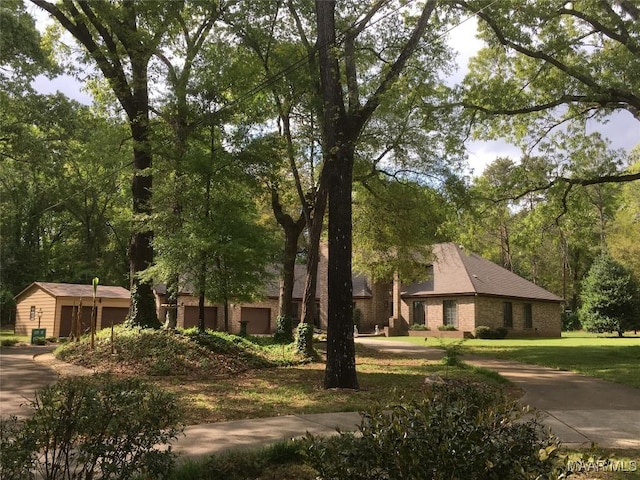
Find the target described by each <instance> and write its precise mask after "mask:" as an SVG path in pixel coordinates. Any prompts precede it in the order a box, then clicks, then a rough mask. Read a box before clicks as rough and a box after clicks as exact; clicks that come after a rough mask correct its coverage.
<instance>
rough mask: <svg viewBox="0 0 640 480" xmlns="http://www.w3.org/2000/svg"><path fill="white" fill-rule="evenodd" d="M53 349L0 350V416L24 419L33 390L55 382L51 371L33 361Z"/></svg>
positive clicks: (32, 347) (52, 347)
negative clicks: (36, 356) (35, 356)
mask: <svg viewBox="0 0 640 480" xmlns="http://www.w3.org/2000/svg"><path fill="white" fill-rule="evenodd" d="M54 349H55V346H25V347H2V348H0V416H2V417H7V416H9V415H15V416H17V417H25V416H27V415H28V414H29V412H30V411H29V408H28V407H27V405H28V403H29V402H30V401H31V400H33V398H34V394H35V392H36V390H38V389H40V388H42V387H44V386H46V385H49V384H50V383H53V382H55V381H56V380H57V377H58V376H57V374H56V371H55V370H54V369H52V368H50V367H48V366H46V365H43V364H41V363H37V362H34V361H33V357H34V355H39V354H45V353H49V352H51V351H53V350H54Z"/></svg>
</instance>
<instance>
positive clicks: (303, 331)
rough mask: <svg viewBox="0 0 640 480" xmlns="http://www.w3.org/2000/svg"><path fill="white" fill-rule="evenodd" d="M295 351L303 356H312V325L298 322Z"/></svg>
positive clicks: (313, 353)
mask: <svg viewBox="0 0 640 480" xmlns="http://www.w3.org/2000/svg"><path fill="white" fill-rule="evenodd" d="M296 351H297V352H298V354H299V355H302V356H304V357H313V356H314V355H315V352H314V350H313V325H311V324H309V323H305V322H300V323H299V324H298V328H296Z"/></svg>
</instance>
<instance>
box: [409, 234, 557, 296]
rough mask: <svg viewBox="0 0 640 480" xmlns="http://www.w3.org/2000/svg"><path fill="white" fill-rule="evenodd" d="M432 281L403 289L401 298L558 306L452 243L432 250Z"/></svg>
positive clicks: (533, 287)
mask: <svg viewBox="0 0 640 480" xmlns="http://www.w3.org/2000/svg"><path fill="white" fill-rule="evenodd" d="M433 254H434V256H435V260H434V262H433V278H430V279H429V280H428V281H426V282H422V283H414V284H412V285H406V286H403V290H402V295H403V296H404V295H406V296H414V297H424V296H441V295H476V294H478V295H492V296H501V297H513V298H525V299H531V300H546V301H551V302H561V301H562V298H560V297H558V296H557V295H555V294H553V293H551V292H549V291H547V290H545V289H544V288H542V287H540V286H538V285H536V284H534V283H532V282H530V281H528V280H525V279H524V278H522V277H520V276H519V275H516V274H515V273H513V272H510V271H509V270H507V269H505V268H502V267H501V266H499V265H496V264H495V263H493V262H490V261H489V260H486V259H484V258H482V257H480V256H479V255H476V254H475V253H470V252H469V253H467V252H465V251H464V250H463V249H462V248H461V247H459V246H458V245H456V244H454V243H440V244H436V245H434V246H433Z"/></svg>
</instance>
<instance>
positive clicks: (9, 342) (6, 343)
mask: <svg viewBox="0 0 640 480" xmlns="http://www.w3.org/2000/svg"><path fill="white" fill-rule="evenodd" d="M16 343H20V340H18V339H17V338H3V339H2V340H0V345H2V346H3V347H13V346H14V345H15V344H16Z"/></svg>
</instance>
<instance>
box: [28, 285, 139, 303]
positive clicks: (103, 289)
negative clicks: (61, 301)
mask: <svg viewBox="0 0 640 480" xmlns="http://www.w3.org/2000/svg"><path fill="white" fill-rule="evenodd" d="M33 288H40V289H41V290H44V291H45V292H46V293H48V294H49V295H51V296H52V297H84V298H87V297H89V298H90V297H93V285H80V284H76V283H50V282H33V283H32V284H31V285H29V286H28V287H27V288H25V289H24V290H22V292H20V293H19V294H18V295H16V299H18V298H19V297H20V296H22V295H23V294H24V293H26V292H27V291H29V290H31V289H33ZM96 296H97V297H101V298H123V299H129V298H131V293H130V292H129V290H127V289H126V288H123V287H114V286H109V285H98V289H97V290H96Z"/></svg>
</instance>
